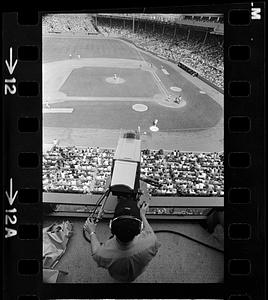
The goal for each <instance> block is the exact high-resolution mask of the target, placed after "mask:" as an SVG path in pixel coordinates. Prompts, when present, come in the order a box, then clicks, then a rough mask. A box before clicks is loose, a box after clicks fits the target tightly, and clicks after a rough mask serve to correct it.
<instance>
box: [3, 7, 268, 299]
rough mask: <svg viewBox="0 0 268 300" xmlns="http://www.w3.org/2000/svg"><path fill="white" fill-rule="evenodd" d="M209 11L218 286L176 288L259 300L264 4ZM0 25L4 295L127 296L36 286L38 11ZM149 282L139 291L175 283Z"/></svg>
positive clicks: (9, 16) (124, 290) (188, 293)
mask: <svg viewBox="0 0 268 300" xmlns="http://www.w3.org/2000/svg"><path fill="white" fill-rule="evenodd" d="M185 9H186V8H185ZM210 9H211V8H208V10H207V11H209V10H210ZM212 9H214V10H216V11H217V12H224V14H225V42H224V45H225V109H224V110H225V128H224V130H225V134H224V140H225V142H224V151H225V195H226V200H225V211H226V213H225V283H224V286H222V285H221V286H217V285H213V284H208V285H198V284H197V285H195V289H193V288H192V287H191V286H190V287H189V285H188V286H187V284H186V285H180V288H181V291H182V294H181V295H185V297H192V298H194V297H195V298H202V297H203V298H204V297H208V298H211V296H212V297H213V295H214V296H215V297H217V298H222V297H224V298H225V299H230V300H246V299H264V283H265V281H264V280H265V277H264V274H265V273H264V254H265V252H264V249H265V247H264V245H265V233H264V232H265V230H264V226H265V220H264V211H265V210H264V208H265V203H264V200H265V199H264V178H265V177H264V17H265V15H264V14H265V11H264V3H248V4H240V5H238V4H233V5H224V6H218V7H215V8H212ZM183 10H184V9H182V11H183ZM186 10H187V9H186ZM173 11H174V10H173ZM193 12H194V11H193ZM196 12H198V8H196ZM2 21H3V23H2V24H3V25H4V26H3V35H2V36H3V48H2V51H3V55H2V57H3V59H2V68H3V76H2V80H3V83H4V84H3V90H2V96H3V102H2V107H3V112H4V113H3V127H2V128H3V130H2V133H3V148H2V150H3V155H2V157H3V160H2V163H3V175H4V176H3V178H4V182H3V187H4V188H3V189H2V196H3V197H2V198H3V199H4V201H3V204H2V205H3V206H2V208H3V215H2V216H3V220H4V222H5V223H4V224H3V225H4V226H3V231H2V232H3V235H2V236H3V239H4V242H5V243H4V248H3V249H4V264H3V266H4V285H5V289H4V299H21V300H22V299H45V298H47V297H49V296H52V295H53V297H60V298H62V297H65V298H66V297H67V298H68V297H69V298H70V297H72V298H75V297H79V296H80V297H81V295H82V294H86V293H87V292H89V291H90V295H91V297H95V298H98V297H100V295H101V297H106V298H107V297H108V298H109V297H111V296H112V297H113V296H115V295H116V296H117V297H128V296H129V287H128V286H125V285H120V289H117V288H116V289H115V288H112V287H107V286H105V290H104V289H103V285H98V287H96V286H91V287H90V288H88V287H87V286H85V285H72V289H71V290H70V289H66V288H65V287H64V286H62V285H57V287H55V286H51V285H46V286H45V287H44V285H43V284H42V265H41V261H42V242H41V237H42V198H41V197H42V195H41V191H42V182H41V178H42V176H41V175H42V150H41V149H42V114H41V106H42V104H41V103H42V101H41V96H42V67H41V66H42V60H41V30H42V29H41V15H40V13H39V14H37V13H36V14H34V15H28V14H24V13H23V14H20V13H19V14H18V13H16V12H14V13H5V14H3V20H2ZM149 286H150V287H151V288H150V290H149V291H147V293H146V292H145V294H144V291H142V293H140V296H141V297H146V296H148V298H150V297H151V296H152V289H153V290H154V293H155V295H158V296H157V297H162V298H166V291H167V289H171V291H172V290H174V291H175V289H176V287H174V285H165V287H166V288H167V289H166V288H165V289H163V288H162V287H161V285H149ZM115 290H116V293H114V291H115ZM208 293H209V295H208ZM174 295H175V293H174ZM135 296H139V295H135Z"/></svg>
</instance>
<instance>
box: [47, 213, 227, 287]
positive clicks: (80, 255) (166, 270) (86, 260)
mask: <svg viewBox="0 0 268 300" xmlns="http://www.w3.org/2000/svg"><path fill="white" fill-rule="evenodd" d="M65 220H66V219H65ZM68 220H69V221H70V222H71V223H72V224H73V235H72V237H71V238H70V241H69V243H68V246H67V250H66V253H65V254H64V256H63V257H62V258H61V260H60V262H59V263H58V264H57V265H56V267H55V268H56V269H59V270H62V271H65V272H68V274H67V275H62V274H61V275H60V276H59V278H58V282H59V283H118V281H116V280H114V279H113V278H111V277H110V275H109V274H108V272H107V270H105V269H102V268H98V267H97V265H96V263H95V261H94V260H93V259H92V257H91V249H90V244H89V243H88V242H87V241H86V240H85V239H84V238H83V235H82V227H83V224H84V221H85V220H84V219H80V218H68ZM61 221H63V219H62V218H59V217H58V218H57V217H46V218H45V219H44V226H48V225H50V224H52V223H54V222H61ZM150 224H151V225H152V227H153V229H154V230H162V229H166V230H173V231H177V232H181V233H183V234H186V235H188V236H190V237H192V238H195V239H197V240H199V241H202V242H203V243H206V244H209V245H211V246H214V247H217V248H220V249H223V229H222V227H219V226H220V225H218V226H217V227H216V228H217V230H216V231H217V233H216V232H215V231H214V233H213V234H209V233H208V232H207V231H206V230H205V229H203V227H201V226H200V225H199V224H197V223H188V222H185V221H184V222H177V221H176V222H174V221H173V222H166V221H156V222H150ZM96 231H97V236H98V238H99V240H100V241H101V242H104V241H105V240H106V239H108V238H109V237H110V230H109V227H108V223H107V222H100V223H99V224H98V226H97V230H96ZM157 236H158V240H159V241H160V243H161V247H160V249H159V251H158V253H157V255H156V256H155V257H154V259H153V260H152V261H151V262H150V264H149V266H148V267H147V269H146V271H145V272H144V273H143V274H142V275H141V276H140V277H138V278H137V279H136V280H135V281H134V283H219V282H223V279H224V254H223V253H220V252H217V251H215V250H213V249H210V248H207V247H205V246H203V245H200V244H198V243H196V242H194V241H192V240H189V239H187V238H185V237H182V236H179V235H175V234H172V233H171V234H170V233H157Z"/></svg>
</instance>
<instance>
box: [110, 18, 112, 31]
mask: <svg viewBox="0 0 268 300" xmlns="http://www.w3.org/2000/svg"><path fill="white" fill-rule="evenodd" d="M110 27H111V28H112V18H111V17H110Z"/></svg>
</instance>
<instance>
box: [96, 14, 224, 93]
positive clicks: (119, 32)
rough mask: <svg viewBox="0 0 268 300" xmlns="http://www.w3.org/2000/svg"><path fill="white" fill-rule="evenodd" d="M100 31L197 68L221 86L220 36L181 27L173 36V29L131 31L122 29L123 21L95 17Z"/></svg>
mask: <svg viewBox="0 0 268 300" xmlns="http://www.w3.org/2000/svg"><path fill="white" fill-rule="evenodd" d="M98 28H99V30H100V32H102V33H105V34H109V35H113V36H118V37H123V38H126V39H128V40H131V41H132V42H134V43H135V44H136V45H137V46H139V47H140V48H143V49H144V50H147V51H150V52H153V53H155V54H157V55H159V56H161V57H164V58H166V59H170V60H173V61H175V62H177V63H179V62H180V63H183V64H186V65H188V66H189V67H191V68H192V69H194V70H196V71H197V72H198V73H199V74H200V75H201V76H203V77H204V78H205V79H207V80H208V81H209V82H211V83H213V84H215V85H216V86H218V87H219V88H221V89H223V37H222V36H219V35H215V34H208V35H207V37H206V40H205V43H204V38H205V32H202V31H197V30H191V32H190V34H189V32H188V31H187V29H183V28H180V29H179V30H177V32H176V35H175V37H173V36H172V34H171V32H173V31H172V30H170V31H169V30H168V28H167V29H166V30H165V33H164V34H163V32H161V30H160V32H157V31H154V32H152V31H151V32H150V31H145V30H144V29H143V28H139V29H137V31H136V32H133V31H132V29H131V28H130V27H129V28H126V27H125V28H124V27H123V25H122V21H118V20H116V19H115V20H113V22H112V26H110V22H109V21H108V20H107V19H100V20H98Z"/></svg>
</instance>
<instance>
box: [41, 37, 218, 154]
mask: <svg viewBox="0 0 268 300" xmlns="http://www.w3.org/2000/svg"><path fill="white" fill-rule="evenodd" d="M179 96H181V97H182V100H181V101H180V103H175V102H174V99H175V97H179ZM43 103H44V109H43V143H45V144H50V143H51V141H52V140H53V139H55V138H57V139H59V140H60V141H61V144H62V145H70V144H72V145H73V144H76V145H78V146H80V145H81V146H100V147H102V146H103V147H107V146H111V147H113V146H114V145H116V142H117V138H118V132H119V131H120V130H127V129H137V127H138V126H140V128H141V131H142V133H144V136H143V139H144V141H145V142H146V145H147V147H150V148H154V149H156V148H164V149H174V148H178V147H179V148H180V149H182V150H185V151H187V150H191V151H222V150H223V95H220V94H219V93H218V92H216V91H215V90H213V89H212V88H211V87H209V86H208V85H206V84H205V83H203V82H201V80H199V79H197V78H193V77H191V76H190V75H189V74H186V73H185V72H184V71H183V70H181V69H179V68H178V67H177V66H176V65H175V64H172V63H171V62H167V61H164V60H162V59H161V58H158V57H155V56H153V55H151V54H148V53H145V52H143V51H141V50H140V49H138V48H136V47H135V46H133V45H132V44H131V43H127V42H125V41H122V40H120V39H116V38H104V37H72V36H70V37H62V36H57V35H55V36H43ZM137 104H138V105H140V104H142V107H143V108H144V109H142V110H137V109H135V105H137ZM154 120H158V123H157V124H158V125H157V126H158V127H159V131H158V132H156V133H152V132H150V129H149V128H150V126H151V125H152V123H153V121H154ZM108 137H109V138H108Z"/></svg>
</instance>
